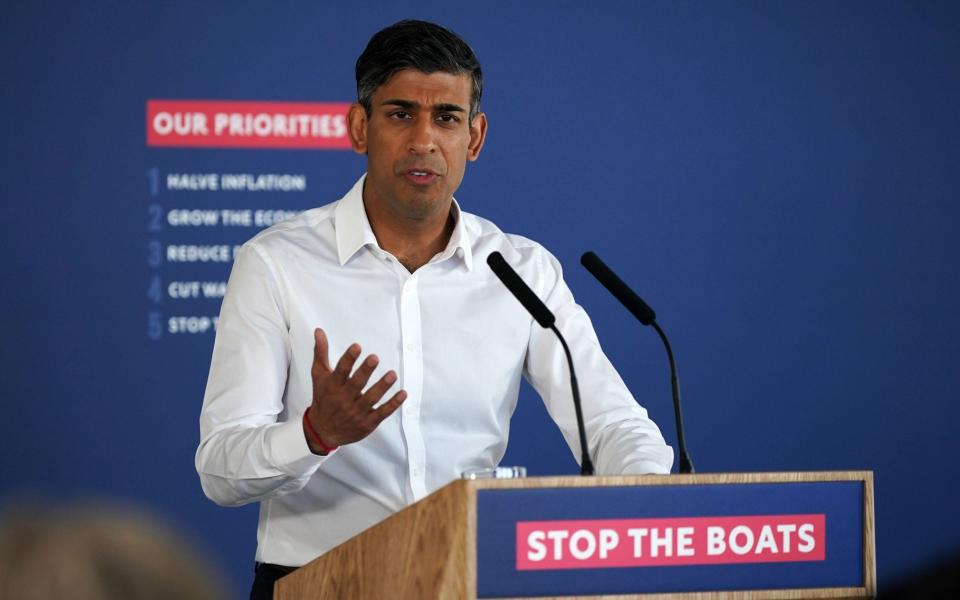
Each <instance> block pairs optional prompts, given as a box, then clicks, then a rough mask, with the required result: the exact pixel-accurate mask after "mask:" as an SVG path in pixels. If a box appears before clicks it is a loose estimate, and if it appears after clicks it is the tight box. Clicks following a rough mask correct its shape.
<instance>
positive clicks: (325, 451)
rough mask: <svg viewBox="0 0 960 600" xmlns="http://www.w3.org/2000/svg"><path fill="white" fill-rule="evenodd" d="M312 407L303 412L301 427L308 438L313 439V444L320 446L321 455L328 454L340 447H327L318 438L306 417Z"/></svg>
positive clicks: (321, 439)
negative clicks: (305, 431)
mask: <svg viewBox="0 0 960 600" xmlns="http://www.w3.org/2000/svg"><path fill="white" fill-rule="evenodd" d="M311 408H313V406H308V407H307V410H305V411H303V426H304V427H306V428H307V433H309V434H310V437H311V438H313V442H314V443H315V444H316V445H318V446H320V451H321V452H322V453H323V454H330V453H331V452H333V451H334V450H336V449H337V448H339V447H340V446H328V445H326V444H325V443H324V442H323V438H321V437H320V434H319V433H317V430H316V429H314V428H313V425H311V424H310V419H309V417H308V415H309V414H310V409H311Z"/></svg>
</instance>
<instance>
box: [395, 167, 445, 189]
mask: <svg viewBox="0 0 960 600" xmlns="http://www.w3.org/2000/svg"><path fill="white" fill-rule="evenodd" d="M404 176H405V177H406V178H407V181H409V182H410V183H412V184H414V185H418V186H424V185H430V184H431V183H433V182H434V181H436V179H437V178H438V177H439V175H438V174H437V173H435V172H434V171H432V170H430V169H418V168H415V169H407V170H406V171H404Z"/></svg>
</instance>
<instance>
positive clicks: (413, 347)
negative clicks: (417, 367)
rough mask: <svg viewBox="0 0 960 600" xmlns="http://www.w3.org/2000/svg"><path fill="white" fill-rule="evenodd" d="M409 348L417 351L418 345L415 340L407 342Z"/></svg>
mask: <svg viewBox="0 0 960 600" xmlns="http://www.w3.org/2000/svg"><path fill="white" fill-rule="evenodd" d="M407 350H409V351H411V352H416V351H417V345H416V344H414V343H413V342H410V343H409V344H407Z"/></svg>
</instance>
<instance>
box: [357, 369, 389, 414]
mask: <svg viewBox="0 0 960 600" xmlns="http://www.w3.org/2000/svg"><path fill="white" fill-rule="evenodd" d="M396 382H397V374H396V373H394V372H393V371H387V373H385V374H384V376H383V377H381V378H380V379H379V380H378V381H377V382H376V383H375V384H373V385H371V386H370V389H368V390H367V391H366V392H365V393H364V394H363V396H361V397H360V402H361V403H363V404H364V405H366V406H373V405H374V404H376V403H377V402H379V401H380V398H383V395H384V394H386V393H387V390H389V389H390V386H392V385H393V384H394V383H396Z"/></svg>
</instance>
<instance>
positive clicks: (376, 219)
mask: <svg viewBox="0 0 960 600" xmlns="http://www.w3.org/2000/svg"><path fill="white" fill-rule="evenodd" d="M364 209H365V210H366V212H367V220H369V221H370V227H371V229H373V235H374V236H376V238H377V243H378V244H380V247H381V248H383V249H384V250H386V251H387V252H389V253H390V254H392V255H393V256H394V257H395V258H396V259H397V260H398V261H400V264H402V265H403V266H404V267H406V269H407V270H408V271H410V272H411V273H413V272H414V271H416V270H417V269H419V268H420V267H422V266H423V265H425V264H427V263H428V262H430V259H431V258H433V257H434V256H436V255H437V254H438V253H440V252H442V251H443V249H444V248H446V247H447V244H448V243H449V242H450V236H451V235H453V229H454V227H455V226H456V220H455V219H454V216H453V203H452V202H451V204H450V207H449V208H448V209H447V211H446V212H441V213H439V214H437V215H436V216H433V217H430V218H425V219H404V218H400V219H398V218H391V215H386V214H379V213H378V211H377V210H376V209H375V208H374V209H373V210H371V206H370V205H368V204H367V202H366V201H364Z"/></svg>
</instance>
